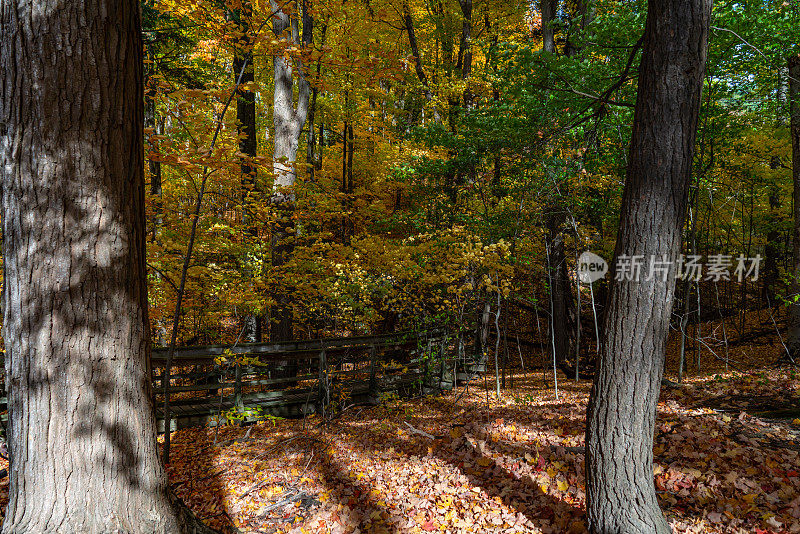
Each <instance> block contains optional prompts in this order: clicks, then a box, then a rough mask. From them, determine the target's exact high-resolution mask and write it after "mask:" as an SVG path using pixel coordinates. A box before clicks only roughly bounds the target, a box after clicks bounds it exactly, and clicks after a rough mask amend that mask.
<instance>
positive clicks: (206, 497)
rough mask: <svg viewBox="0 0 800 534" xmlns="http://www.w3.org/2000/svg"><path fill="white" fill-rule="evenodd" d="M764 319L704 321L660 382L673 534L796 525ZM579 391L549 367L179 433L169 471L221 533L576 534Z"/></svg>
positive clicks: (784, 394) (795, 462)
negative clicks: (680, 364) (695, 342)
mask: <svg viewBox="0 0 800 534" xmlns="http://www.w3.org/2000/svg"><path fill="white" fill-rule="evenodd" d="M781 322H782V321H781V320H780V319H778V324H780V323H781ZM775 324H776V323H774V322H773V317H771V316H770V315H769V314H767V315H765V314H758V315H750V316H749V317H748V318H747V324H741V325H740V326H741V327H743V331H744V332H749V333H753V332H755V333H758V332H761V334H758V335H755V336H754V335H751V334H746V337H743V338H742V339H740V340H739V341H738V342H734V341H731V342H730V343H727V344H726V343H724V339H722V338H721V336H720V334H721V332H722V324H721V321H720V322H718V323H717V324H713V323H707V324H705V325H704V330H703V331H701V334H702V335H703V337H704V340H703V343H702V347H703V351H702V355H703V357H702V361H701V363H702V367H701V368H700V370H698V368H697V367H698V362H697V361H696V357H695V356H696V351H695V352H693V351H688V352H689V354H688V356H687V359H688V361H689V366H688V367H689V371H691V372H692V373H693V376H688V377H686V378H685V380H684V383H683V384H682V385H680V386H678V387H665V388H664V389H663V391H662V395H661V399H660V402H659V406H658V421H657V432H656V438H655V468H654V476H655V482H656V486H657V490H658V496H659V500H660V503H661V506H662V509H663V510H664V511H665V513H666V515H667V517H668V519H669V521H670V523H671V524H672V526H673V530H674V531H675V532H714V533H722V532H724V533H753V532H755V533H760V534H767V533H772V534H782V533H787V532H790V533H800V461H799V460H800V374H798V373H796V372H795V371H792V370H778V369H774V368H761V366H763V365H764V364H765V363H767V362H773V361H775V360H776V358H777V357H778V355H779V354H780V353H781V351H782V350H783V346H782V342H781V340H780V337H779V336H778V335H776V334H775ZM726 328H727V330H728V334H727V336H730V338H731V339H733V335H734V334H735V332H733V330H734V329H735V325H733V324H732V321H730V320H729V321H728V324H727V326H726ZM771 328H772V330H771V332H770V329H771ZM677 346H678V345H677V340H676V339H675V336H673V338H672V339H671V341H670V344H669V347H670V349H669V351H668V362H667V376H668V378H671V379H672V380H676V379H677V377H676V375H675V372H674V371H675V370H676V368H677V365H676V360H677ZM745 369H747V370H746V371H745ZM548 374H549V373H548ZM511 378H512V377H511V376H509V377H508V380H509V382H508V385H509V386H511ZM545 380H547V381H546V382H545ZM589 388H590V383H589V381H580V382H577V383H576V382H575V381H574V380H567V379H566V378H565V377H563V375H561V376H560V378H559V395H558V397H556V396H555V391H554V388H553V383H552V375H551V374H549V376H545V375H543V374H542V372H541V371H536V372H527V373H523V372H519V371H517V372H515V373H514V374H513V386H511V387H508V388H506V389H504V390H503V391H502V392H501V395H500V396H499V397H498V396H497V395H496V393H495V388H494V377H493V376H490V377H486V379H485V380H483V379H481V380H478V381H474V382H473V383H472V384H471V385H470V386H469V388H468V389H467V388H463V387H462V388H460V389H458V390H457V391H452V392H450V393H447V394H444V395H441V396H438V397H428V398H422V399H408V400H401V399H393V400H390V401H388V402H387V403H385V404H384V405H382V406H377V407H354V408H352V409H349V410H345V412H344V413H342V414H341V415H340V416H339V417H338V418H336V419H334V420H332V421H326V420H323V419H321V418H319V417H317V416H312V417H310V418H307V419H306V420H279V421H275V422H263V423H259V424H257V425H255V426H253V427H249V428H236V427H220V428H198V429H191V430H184V431H180V432H178V433H176V434H175V435H174V437H173V438H172V439H173V461H172V463H171V465H170V466H169V474H170V479H171V481H172V483H173V484H174V485H175V486H176V487H177V491H178V493H179V495H180V496H181V497H182V498H183V499H184V500H185V501H186V502H187V503H188V504H189V505H190V506H191V507H192V508H193V509H194V510H195V511H196V512H197V514H198V515H199V516H200V517H202V518H204V519H205V520H206V521H208V522H209V523H211V524H213V525H214V526H216V527H218V528H220V529H221V530H222V531H223V532H236V530H234V527H235V528H236V529H238V530H239V531H240V532H243V533H248V534H254V533H261V534H265V533H269V534H272V533H278V532H290V533H298V534H300V533H320V534H323V533H334V534H339V533H376V534H377V533H392V534H394V533H424V532H448V533H462V532H463V533H466V532H498V533H499V532H503V533H506V532H545V533H550V532H552V533H579V532H584V531H585V506H584V505H585V486H584V448H583V447H584V424H585V417H586V403H587V400H588V396H589Z"/></svg>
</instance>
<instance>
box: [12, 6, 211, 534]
mask: <svg viewBox="0 0 800 534" xmlns="http://www.w3.org/2000/svg"><path fill="white" fill-rule="evenodd" d="M0 20H2V26H3V35H4V38H3V39H2V41H0V70H2V72H4V73H6V76H5V81H4V83H3V84H2V85H1V86H0V124H2V128H1V129H0V134H2V135H3V137H2V138H0V168H2V169H3V171H2V173H3V175H2V178H3V181H2V183H3V195H2V208H3V218H2V219H3V220H2V225H3V237H4V239H3V258H4V268H5V276H4V286H5V287H4V291H3V309H4V324H3V328H4V331H3V338H4V340H5V348H6V358H5V365H6V375H7V379H6V385H7V386H6V387H7V395H8V405H9V425H8V443H9V451H10V454H11V466H10V473H9V480H10V487H9V504H8V508H7V514H6V517H5V521H4V522H3V527H2V532H3V533H4V534H12V533H13V534H17V533H20V534H22V533H32V532H63V533H72V532H76V533H77V532H81V533H84V532H85V533H106V532H126V533H141V534H152V533H163V534H167V533H170V534H171V533H197V532H212V531H211V530H210V529H208V528H207V527H204V526H203V525H202V524H201V523H199V522H197V520H196V519H195V518H194V517H193V516H192V515H191V514H190V513H189V512H188V510H187V509H186V508H185V506H183V505H182V503H180V502H179V501H178V500H177V499H176V498H175V497H174V495H172V494H171V493H170V491H169V488H168V483H167V478H166V475H165V472H164V469H163V467H162V465H161V463H160V461H159V458H158V450H157V447H156V439H155V436H156V426H155V418H154V412H153V399H152V395H151V394H152V391H151V386H150V337H149V332H148V330H149V324H148V309H147V285H146V281H145V249H144V247H145V212H144V152H143V131H142V125H143V118H144V112H143V111H144V110H143V105H144V95H143V89H142V86H143V83H142V82H143V75H142V40H141V32H140V16H139V5H138V2H134V1H131V0H127V1H122V2H109V1H103V0H85V1H82V2H73V3H63V2H48V1H43V0H2V2H1V3H0ZM66 35H68V36H69V40H68V42H67V41H65V40H64V38H65V36H66ZM65 95H74V96H75V98H65Z"/></svg>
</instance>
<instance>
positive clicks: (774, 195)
mask: <svg viewBox="0 0 800 534" xmlns="http://www.w3.org/2000/svg"><path fill="white" fill-rule="evenodd" d="M773 168H777V167H776V166H775V167H773ZM767 200H768V201H769V214H768V216H767V223H768V224H769V229H768V230H767V243H766V245H765V246H764V278H763V285H762V297H763V300H764V304H765V305H767V306H773V305H775V284H777V283H778V255H779V252H778V246H779V244H780V232H779V228H778V225H779V224H780V219H781V217H780V208H781V199H780V193H779V191H778V188H777V187H776V186H773V187H771V188H770V189H769V193H768V196H767Z"/></svg>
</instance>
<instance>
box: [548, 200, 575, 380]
mask: <svg viewBox="0 0 800 534" xmlns="http://www.w3.org/2000/svg"><path fill="white" fill-rule="evenodd" d="M554 218H555V216H554V215H553V214H550V215H549V217H548V222H549V223H551V224H555V225H554V226H550V228H549V232H548V234H549V235H548V239H549V240H550V245H549V246H550V271H551V272H550V280H551V284H552V287H551V288H550V291H552V294H553V317H552V328H553V336H554V340H553V342H554V344H555V358H556V363H557V365H558V368H559V369H561V370H562V371H564V373H565V374H566V375H567V376H574V375H575V367H574V366H572V364H571V362H570V360H571V359H572V358H574V356H575V354H576V347H577V338H578V315H577V310H576V307H575V297H574V296H573V294H572V284H571V283H570V280H569V269H568V266H567V255H566V251H565V249H564V236H563V233H562V230H561V228H560V226H559V225H558V224H557V223H554Z"/></svg>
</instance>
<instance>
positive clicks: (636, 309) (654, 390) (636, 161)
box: [586, 0, 711, 534]
mask: <svg viewBox="0 0 800 534" xmlns="http://www.w3.org/2000/svg"><path fill="white" fill-rule="evenodd" d="M710 14H711V2H710V0H650V2H649V5H648V13H647V23H646V27H645V38H644V50H643V55H642V62H641V66H640V68H639V87H638V93H637V99H636V109H635V114H634V124H633V135H632V138H631V147H630V155H629V158H628V169H627V179H626V183H625V191H624V193H623V198H622V207H621V210H620V211H621V214H622V216H621V220H620V227H619V233H618V236H617V246H616V250H615V258H620V257H621V256H623V255H627V256H634V255H642V256H643V257H644V258H648V259H649V258H650V257H655V258H656V259H662V258H664V259H666V260H667V261H672V265H673V268H672V269H671V271H670V273H669V276H667V277H666V280H664V279H663V278H662V277H661V276H658V275H656V276H653V277H652V279H651V280H647V279H646V277H644V276H643V277H640V278H639V280H638V281H627V280H624V281H616V280H615V281H614V282H612V284H613V285H612V288H611V293H610V298H609V307H608V310H607V313H606V314H605V322H604V331H605V332H604V333H605V336H604V340H603V347H602V351H601V354H600V368H599V370H598V374H597V376H596V378H595V382H594V386H593V388H592V393H591V398H590V403H589V411H588V416H587V431H586V475H587V479H586V490H587V512H588V520H589V531H590V532H591V533H593V534H654V533H655V534H661V533H663V534H667V533H669V532H671V529H670V527H669V525H668V524H667V522H666V520H665V518H664V515H663V514H662V512H661V510H660V509H659V507H658V501H657V499H656V492H655V487H654V485H653V434H654V432H655V419H656V405H657V403H658V397H659V393H660V386H661V378H662V376H663V371H664V353H665V343H666V338H667V334H668V330H669V318H670V314H671V312H672V304H673V298H674V289H675V284H674V277H675V268H674V266H675V261H676V260H677V258H678V254H679V252H680V241H681V230H682V228H683V220H684V216H685V211H686V210H685V208H686V201H687V197H688V191H689V178H690V173H691V168H692V157H693V152H694V142H695V135H696V130H697V123H698V117H699V110H700V95H701V90H702V85H703V72H704V69H705V61H706V44H707V38H708V27H709V20H710ZM674 73H680V76H676V75H675V74H674ZM654 214H658V216H654ZM648 261H649V260H648ZM615 265H616V262H615Z"/></svg>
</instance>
